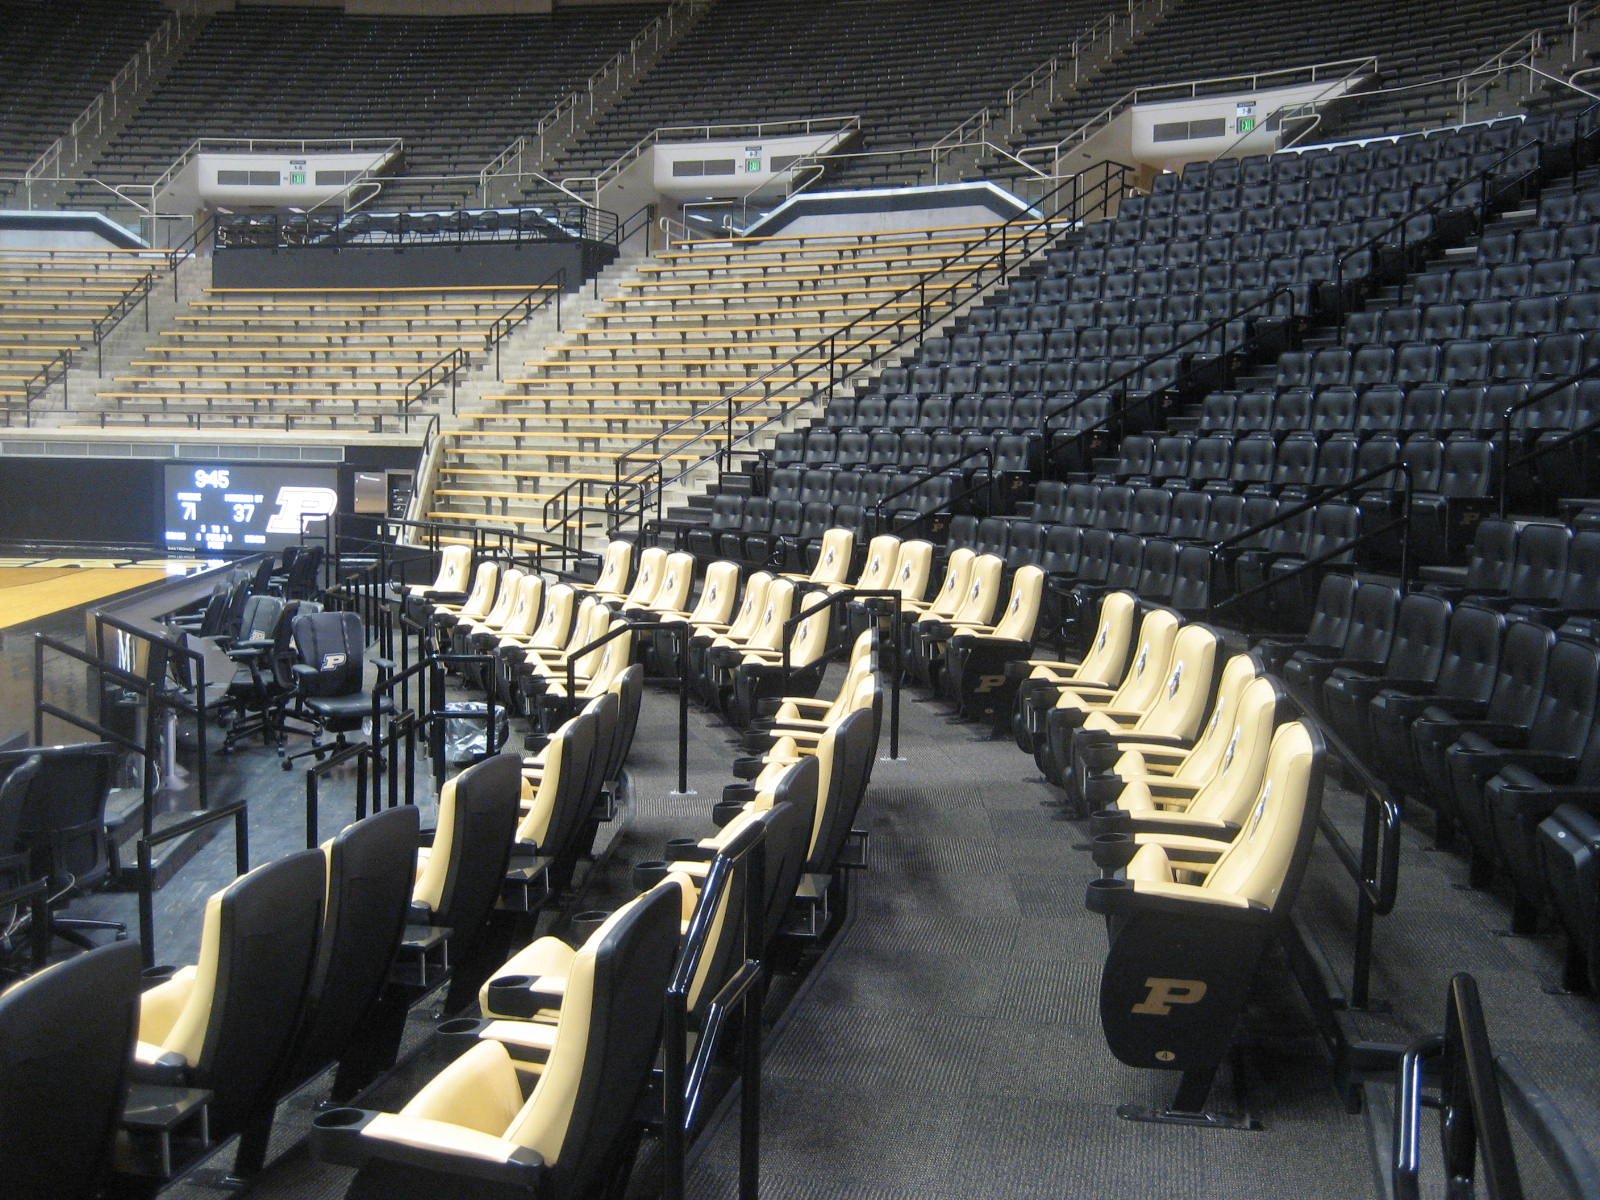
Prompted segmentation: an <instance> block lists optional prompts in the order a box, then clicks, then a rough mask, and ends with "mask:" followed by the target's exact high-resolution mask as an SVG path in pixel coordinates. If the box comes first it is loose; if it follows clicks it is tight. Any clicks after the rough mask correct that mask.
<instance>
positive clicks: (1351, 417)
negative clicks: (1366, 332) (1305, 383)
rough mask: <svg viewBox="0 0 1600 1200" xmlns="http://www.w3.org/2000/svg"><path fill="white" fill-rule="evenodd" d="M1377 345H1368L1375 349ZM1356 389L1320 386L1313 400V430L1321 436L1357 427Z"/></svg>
mask: <svg viewBox="0 0 1600 1200" xmlns="http://www.w3.org/2000/svg"><path fill="white" fill-rule="evenodd" d="M1374 348H1375V347H1366V348H1364V350H1363V353H1364V352H1365V350H1366V349H1374ZM1355 417H1356V390H1355V389H1354V388H1351V387H1345V386H1342V385H1337V386H1329V387H1323V388H1319V389H1318V391H1317V393H1316V398H1315V399H1314V400H1312V402H1311V431H1312V432H1313V433H1315V434H1316V435H1317V436H1318V437H1319V438H1322V437H1327V436H1328V435H1329V434H1334V433H1345V432H1349V431H1350V430H1352V429H1354V428H1355Z"/></svg>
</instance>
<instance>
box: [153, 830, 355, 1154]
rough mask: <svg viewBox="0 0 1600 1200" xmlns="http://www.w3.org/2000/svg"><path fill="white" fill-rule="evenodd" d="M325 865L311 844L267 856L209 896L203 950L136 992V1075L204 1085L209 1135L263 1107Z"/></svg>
mask: <svg viewBox="0 0 1600 1200" xmlns="http://www.w3.org/2000/svg"><path fill="white" fill-rule="evenodd" d="M326 888H327V866H326V861H325V859H324V858H323V855H322V854H321V853H320V852H319V851H316V850H302V851H298V852H296V853H293V854H288V855H285V856H283V857H281V858H277V859H274V860H272V861H271V862H268V863H264V864H263V865H261V866H259V867H257V868H256V869H255V870H253V871H250V872H249V873H248V874H245V875H242V876H240V877H239V878H238V879H236V880H234V881H233V883H231V884H229V885H228V886H227V887H225V888H223V889H221V890H220V891H218V892H216V893H214V894H213V895H212V896H211V898H210V899H209V900H208V901H207V902H206V906H205V915H204V918H203V922H204V923H203V926H202V928H201V934H200V954H199V957H198V959H197V960H196V962H195V963H194V965H192V966H186V967H182V968H180V969H178V970H176V971H175V972H173V973H172V974H171V975H170V977H169V978H167V979H166V981H165V982H163V983H160V984H157V985H156V986H155V987H153V988H151V989H150V990H149V991H147V992H145V993H144V994H143V995H142V996H141V997H140V1000H139V1040H138V1043H137V1045H136V1046H135V1047H134V1056H133V1072H132V1078H133V1079H134V1081H136V1082H140V1081H142V1082H147V1083H160V1084H176V1085H181V1086H185V1087H199V1088H207V1089H209V1090H210V1091H211V1092H212V1093H213V1096H212V1100H211V1105H210V1110H209V1111H210V1122H211V1136H212V1137H213V1138H219V1139H220V1138H226V1137H229V1136H231V1135H232V1134H234V1133H237V1132H239V1131H240V1130H241V1129H243V1128H245V1127H246V1126H247V1125H249V1124H250V1123H252V1122H254V1121H258V1120H261V1119H262V1118H263V1117H264V1116H269V1115H270V1113H271V1111H272V1108H273V1106H274V1105H275V1104H276V1103H277V1090H276V1088H277V1083H278V1073H279V1071H280V1069H281V1067H282V1063H283V1059H284V1056H285V1055H286V1054H287V1053H288V1051H289V1048H290V1042H291V1039H292V1038H293V1037H294V1035H295V1031H296V1029H297V1027H298V1025H299V1021H300V1017H301V1013H302V1011H303V1009H304V1006H305V999H306V985H307V982H308V981H309V979H310V977H311V971H312V967H313V965H314V963H315V961H316V954H317V940H318V937H319V936H320V934H321V929H322V919H323V917H322V905H323V894H324V892H325V890H326Z"/></svg>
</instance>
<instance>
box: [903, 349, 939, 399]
mask: <svg viewBox="0 0 1600 1200" xmlns="http://www.w3.org/2000/svg"><path fill="white" fill-rule="evenodd" d="M933 340H934V339H932V338H929V339H926V340H925V341H924V342H923V354H925V355H926V354H928V353H930V351H929V349H928V342H929V341H933ZM938 349H944V352H945V353H948V349H947V348H943V347H941V348H938ZM938 349H935V350H934V351H933V353H937V352H938ZM944 391H945V386H944V367H943V366H936V365H932V364H930V363H927V362H924V363H922V364H920V365H918V366H915V367H913V368H912V369H911V377H910V378H909V379H908V380H906V394H907V395H912V396H920V397H922V398H923V399H924V400H925V399H927V397H929V396H937V395H940V394H941V393H943V392H944Z"/></svg>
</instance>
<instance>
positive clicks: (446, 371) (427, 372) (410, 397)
mask: <svg viewBox="0 0 1600 1200" xmlns="http://www.w3.org/2000/svg"><path fill="white" fill-rule="evenodd" d="M471 365H472V355H470V354H468V353H467V352H466V351H465V350H463V349H461V348H460V347H459V346H457V347H456V348H455V349H454V350H451V351H450V352H449V353H447V354H446V355H445V356H444V357H443V358H440V359H438V360H437V361H435V362H432V363H429V364H428V365H427V366H426V367H423V368H422V370H420V371H418V372H417V373H416V374H415V375H413V376H412V377H411V378H410V379H408V380H406V384H405V387H404V388H402V389H401V392H400V421H401V427H402V428H403V429H404V430H405V432H407V433H410V432H411V409H412V406H413V405H414V404H416V402H417V401H418V400H421V399H422V398H423V397H424V396H426V395H427V394H428V393H429V392H431V391H433V389H434V388H436V387H438V386H439V385H440V384H442V383H448V384H449V385H450V415H451V416H454V415H455V412H456V381H457V379H458V378H459V377H460V375H461V372H462V371H464V370H466V369H467V368H468V367H470V366H471Z"/></svg>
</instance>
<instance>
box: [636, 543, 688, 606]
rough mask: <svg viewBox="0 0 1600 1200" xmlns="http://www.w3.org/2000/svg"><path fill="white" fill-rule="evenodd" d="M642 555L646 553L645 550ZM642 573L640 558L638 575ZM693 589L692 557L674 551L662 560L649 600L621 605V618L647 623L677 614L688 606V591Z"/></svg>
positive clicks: (683, 552) (684, 552) (685, 553)
mask: <svg viewBox="0 0 1600 1200" xmlns="http://www.w3.org/2000/svg"><path fill="white" fill-rule="evenodd" d="M645 553H647V554H648V553H649V551H646V552H645ZM643 573H644V566H643V561H642V559H641V563H640V574H641V575H642V574H643ZM693 586H694V555H692V554H689V553H688V552H686V551H683V550H676V551H674V552H673V553H671V554H669V555H667V557H666V561H665V562H664V563H663V564H662V565H661V567H660V569H659V578H658V582H657V583H656V586H655V590H654V591H652V592H651V593H650V596H649V598H648V599H646V600H644V601H643V602H641V603H639V604H630V603H627V602H624V603H623V604H622V606H621V607H622V615H623V616H624V617H626V618H627V619H628V620H630V621H651V620H659V619H661V614H663V613H681V612H682V611H683V606H684V605H685V604H686V603H688V600H689V589H690V588H692V587H693ZM634 590H635V591H637V590H638V589H637V588H635V589H634Z"/></svg>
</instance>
